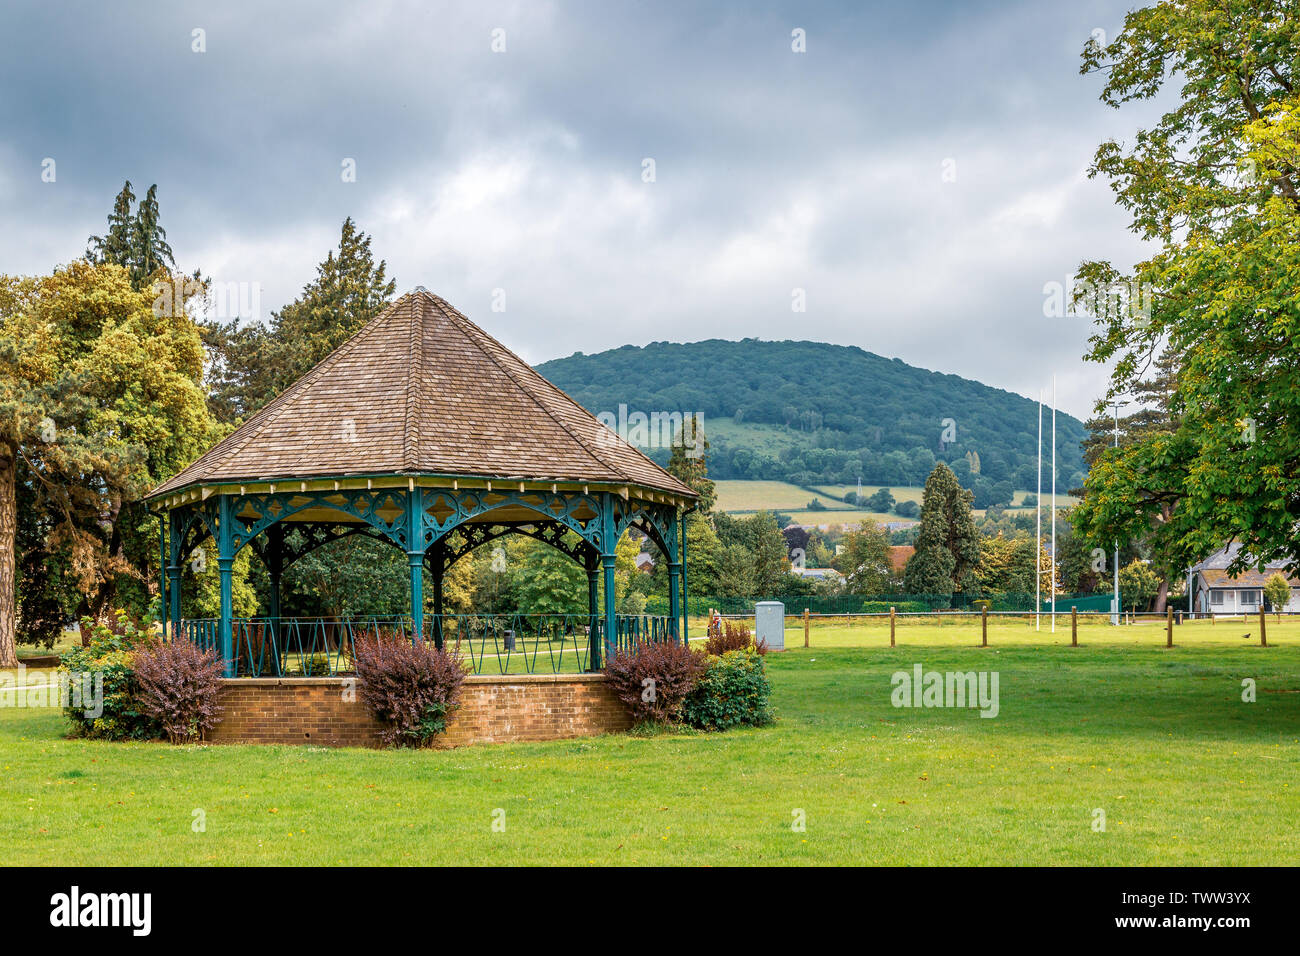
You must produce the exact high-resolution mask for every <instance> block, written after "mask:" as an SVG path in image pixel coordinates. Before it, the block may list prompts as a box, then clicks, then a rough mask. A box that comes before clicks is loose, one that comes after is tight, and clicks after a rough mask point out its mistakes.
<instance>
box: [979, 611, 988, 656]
mask: <svg viewBox="0 0 1300 956" xmlns="http://www.w3.org/2000/svg"><path fill="white" fill-rule="evenodd" d="M988 646H989V606H988V605H987V604H981V605H980V647H988Z"/></svg>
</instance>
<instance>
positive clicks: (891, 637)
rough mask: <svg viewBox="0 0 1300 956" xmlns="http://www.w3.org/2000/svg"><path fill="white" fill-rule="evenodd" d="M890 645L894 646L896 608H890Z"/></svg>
mask: <svg viewBox="0 0 1300 956" xmlns="http://www.w3.org/2000/svg"><path fill="white" fill-rule="evenodd" d="M889 646H890V647H893V646H894V609H893V607H890V609H889Z"/></svg>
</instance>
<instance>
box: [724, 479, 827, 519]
mask: <svg viewBox="0 0 1300 956" xmlns="http://www.w3.org/2000/svg"><path fill="white" fill-rule="evenodd" d="M716 484H717V490H718V510H720V511H762V510H765V509H766V510H767V511H782V512H785V513H786V514H789V513H790V512H792V511H802V510H803V509H804V508H806V507H807V505H808V502H809V501H811V500H812V499H813V498H816V497H818V495H817V494H816V493H815V492H812V491H809V490H808V489H806V488H800V487H798V486H797V485H792V484H789V483H788V482H784V481H719V482H717V483H716ZM823 503H826V502H825V499H823ZM827 504H828V507H829V506H832V505H834V504H835V502H829V503H827ZM839 507H840V508H844V509H847V508H848V505H846V504H844V503H843V502H839Z"/></svg>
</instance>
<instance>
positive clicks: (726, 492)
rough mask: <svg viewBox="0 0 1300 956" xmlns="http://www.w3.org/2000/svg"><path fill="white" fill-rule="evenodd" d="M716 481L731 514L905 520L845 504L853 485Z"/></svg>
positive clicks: (917, 497)
mask: <svg viewBox="0 0 1300 956" xmlns="http://www.w3.org/2000/svg"><path fill="white" fill-rule="evenodd" d="M716 485H717V491H718V509H719V510H720V511H726V512H728V513H731V514H745V513H752V512H755V511H762V510H766V511H780V512H781V513H782V514H787V515H789V516H790V517H791V519H792V520H794V521H795V522H797V523H799V524H857V523H858V522H860V521H863V520H871V521H878V522H886V521H905V520H908V519H905V518H900V517H899V516H898V515H896V514H892V513H889V514H886V513H885V512H880V511H867V510H862V509H857V508H854V507H852V506H851V505H848V504H845V502H844V500H843V498H844V496H845V495H846V494H848V493H849V492H851V491H856V490H857V486H856V485H817V486H816V487H815V489H814V490H811V491H810V490H809V489H807V488H800V487H799V486H798V485H792V484H790V483H788V482H784V481H739V480H723V481H718V482H716ZM881 487H882V486H881V485H863V486H862V492H863V494H868V495H870V494H875V493H876V492H877V491H879V490H880V488H881ZM889 490H890V491H891V492H892V493H893V495H894V499H895V500H896V501H915V502H916V503H917V504H918V505H919V504H920V503H921V495H922V492H924V490H925V489H924V488H921V487H911V486H901V487H897V488H895V487H890V489H889ZM1028 494H1032V492H1030V491H1017V492H1016V493H1015V495H1014V497H1013V498H1012V502H1013V506H1012V508H1011V509H1009V510H1017V509H1019V508H1021V507H1023V506H1024V505H1023V502H1024V500H1025V496H1026V495H1028ZM813 498H817V499H818V500H820V501H821V503H822V504H824V505H825V506H826V510H825V511H809V510H808V508H807V505H808V502H809V501H811V500H812V499H813ZM837 499H838V500H837ZM1056 499H1057V504H1058V505H1060V506H1061V507H1068V506H1071V505H1075V504H1077V503H1078V500H1077V499H1075V498H1071V497H1070V496H1069V495H1063V494H1058V495H1057V496H1056ZM1047 500H1048V499H1047V498H1046V497H1045V498H1044V504H1046V502H1047ZM983 513H984V512H983V510H982V509H976V511H975V514H983Z"/></svg>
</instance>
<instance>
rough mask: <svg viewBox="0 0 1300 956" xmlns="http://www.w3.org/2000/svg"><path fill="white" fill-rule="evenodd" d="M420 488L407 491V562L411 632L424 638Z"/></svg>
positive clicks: (419, 638)
mask: <svg viewBox="0 0 1300 956" xmlns="http://www.w3.org/2000/svg"><path fill="white" fill-rule="evenodd" d="M422 502H423V496H422V494H421V491H420V489H419V488H412V489H410V490H408V491H407V492H406V563H407V565H408V566H409V567H410V570H411V625H412V630H411V633H412V635H413V636H414V637H415V639H416V640H417V641H423V640H424V547H423V545H424V516H423V514H422V513H421V511H420V506H421V504H422Z"/></svg>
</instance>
